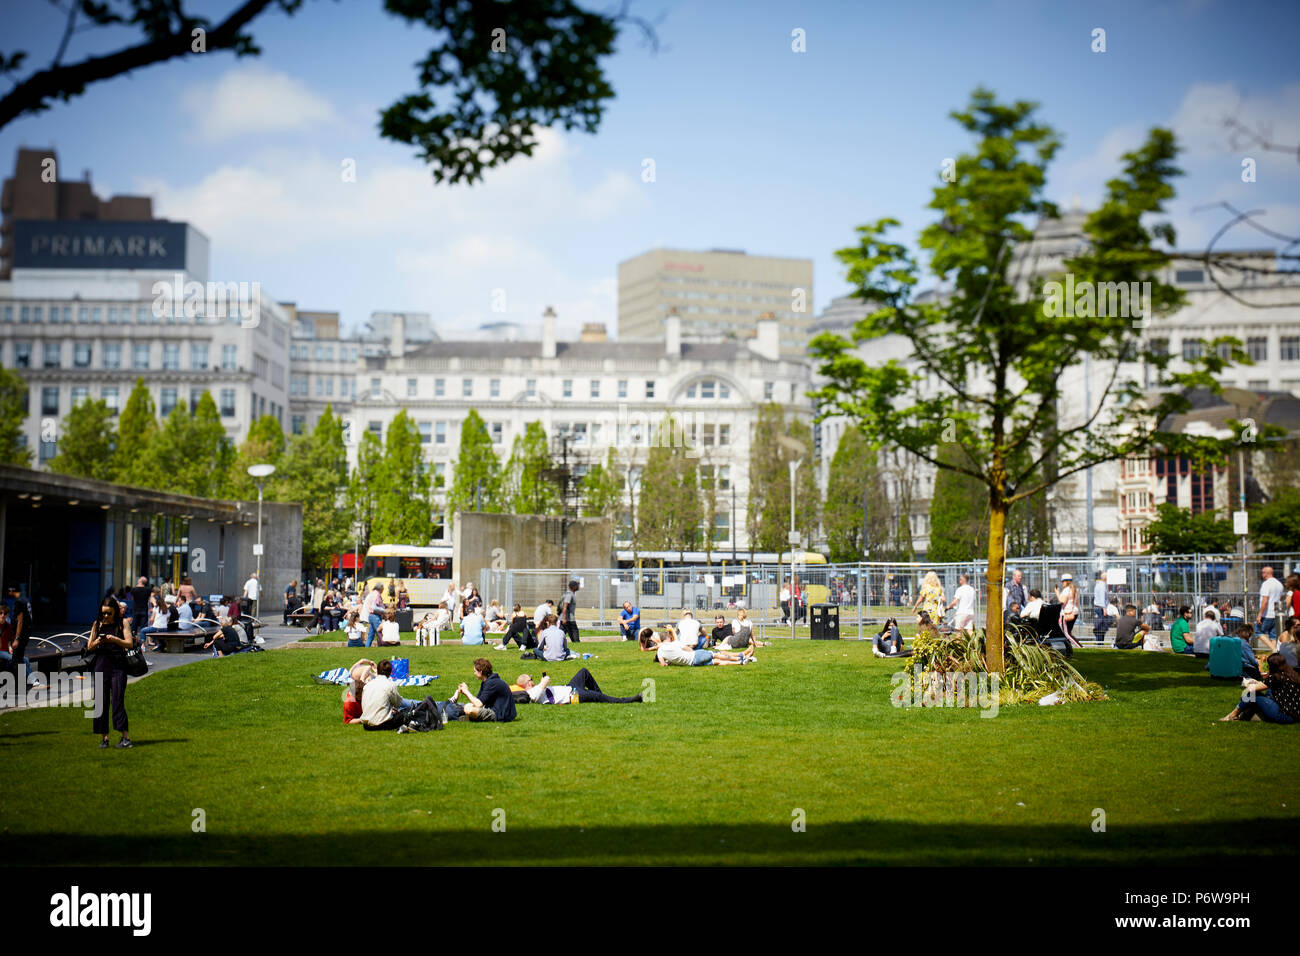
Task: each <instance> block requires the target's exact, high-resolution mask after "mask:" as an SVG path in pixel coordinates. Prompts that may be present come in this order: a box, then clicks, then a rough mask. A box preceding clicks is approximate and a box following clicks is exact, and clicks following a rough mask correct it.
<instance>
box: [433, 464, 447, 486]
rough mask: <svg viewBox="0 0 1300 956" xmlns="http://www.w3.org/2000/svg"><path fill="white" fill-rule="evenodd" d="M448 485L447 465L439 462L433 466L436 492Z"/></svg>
mask: <svg viewBox="0 0 1300 956" xmlns="http://www.w3.org/2000/svg"><path fill="white" fill-rule="evenodd" d="M446 485H447V464H446V462H441V461H437V462H434V464H433V487H434V490H439V491H440V490H441V489H443V488H445V487H446Z"/></svg>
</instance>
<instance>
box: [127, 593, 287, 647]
mask: <svg viewBox="0 0 1300 956" xmlns="http://www.w3.org/2000/svg"><path fill="white" fill-rule="evenodd" d="M108 596H109V597H112V596H113V595H111V594H110V595H108ZM117 600H118V602H119V603H120V604H121V605H122V609H123V615H124V616H125V617H128V618H129V619H130V620H131V621H132V624H133V630H134V632H135V634H136V635H137V637H138V638H139V639H140V640H141V641H142V642H144V645H145V650H147V651H161V650H163V649H164V648H163V645H162V643H161V636H162V635H166V634H169V633H170V634H176V633H178V632H201V633H203V634H205V635H209V636H211V637H212V639H211V640H209V641H208V642H207V643H205V644H204V645H203V647H204V648H205V649H215V650H216V652H217V653H218V654H219V655H221V656H224V655H225V654H226V653H234V652H235V651H236V650H238V649H246V648H248V647H253V646H256V645H259V644H265V643H266V642H265V640H263V639H262V638H261V637H260V636H259V635H258V634H257V631H256V626H255V623H254V622H253V620H252V619H251V618H249V617H248V616H247V615H246V614H244V612H243V608H242V606H241V604H240V602H239V600H238V599H236V598H235V597H224V596H223V597H222V598H221V601H220V602H219V603H213V602H209V601H206V600H204V598H203V597H202V595H200V594H198V593H197V592H196V591H195V590H194V583H193V582H192V581H191V580H190V579H189V578H188V577H184V578H181V583H180V585H179V586H178V587H177V588H176V589H175V591H174V592H173V591H172V589H171V586H170V584H165V585H163V586H162V587H154V588H151V587H150V586H149V579H148V578H145V577H141V578H139V579H138V581H137V582H136V586H135V587H133V588H129V589H127V588H123V589H122V592H119V594H118V595H117ZM205 622H206V623H205ZM223 646H225V647H226V648H228V649H227V650H223V649H222V647H223Z"/></svg>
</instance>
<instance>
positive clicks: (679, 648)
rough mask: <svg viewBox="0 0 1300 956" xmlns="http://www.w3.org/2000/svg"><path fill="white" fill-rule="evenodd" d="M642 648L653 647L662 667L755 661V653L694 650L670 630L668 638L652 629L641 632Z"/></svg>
mask: <svg viewBox="0 0 1300 956" xmlns="http://www.w3.org/2000/svg"><path fill="white" fill-rule="evenodd" d="M641 637H642V640H641V646H642V648H643V649H645V650H650V649H651V647H653V649H654V652H655V658H656V659H657V660H658V661H659V666H660V667H668V666H669V665H676V666H678V667H708V666H710V665H724V664H750V663H753V661H754V655H753V653H750V652H747V653H744V654H736V653H734V652H732V651H710V650H707V649H705V648H699V649H696V648H693V647H690V646H689V645H687V644H685V643H683V642H682V641H679V640H678V639H677V633H676V631H673V630H671V629H670V630H669V632H668V635H667V636H666V637H660V636H659V635H657V634H655V633H654V631H652V630H650V628H648V627H647V628H646V629H645V630H643V631H642V632H641Z"/></svg>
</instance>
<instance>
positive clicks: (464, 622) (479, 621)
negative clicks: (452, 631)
mask: <svg viewBox="0 0 1300 956" xmlns="http://www.w3.org/2000/svg"><path fill="white" fill-rule="evenodd" d="M467 607H468V608H469V609H468V610H467V611H466V612H465V615H464V617H462V618H461V619H460V642H461V643H462V644H482V643H483V612H482V611H480V610H479V608H478V605H476V604H475V605H467Z"/></svg>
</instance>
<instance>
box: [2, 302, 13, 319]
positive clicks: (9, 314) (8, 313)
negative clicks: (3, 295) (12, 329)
mask: <svg viewBox="0 0 1300 956" xmlns="http://www.w3.org/2000/svg"><path fill="white" fill-rule="evenodd" d="M4 320H5V321H6V322H12V321H13V320H14V307H13V306H12V305H6V306H5V308H4Z"/></svg>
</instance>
